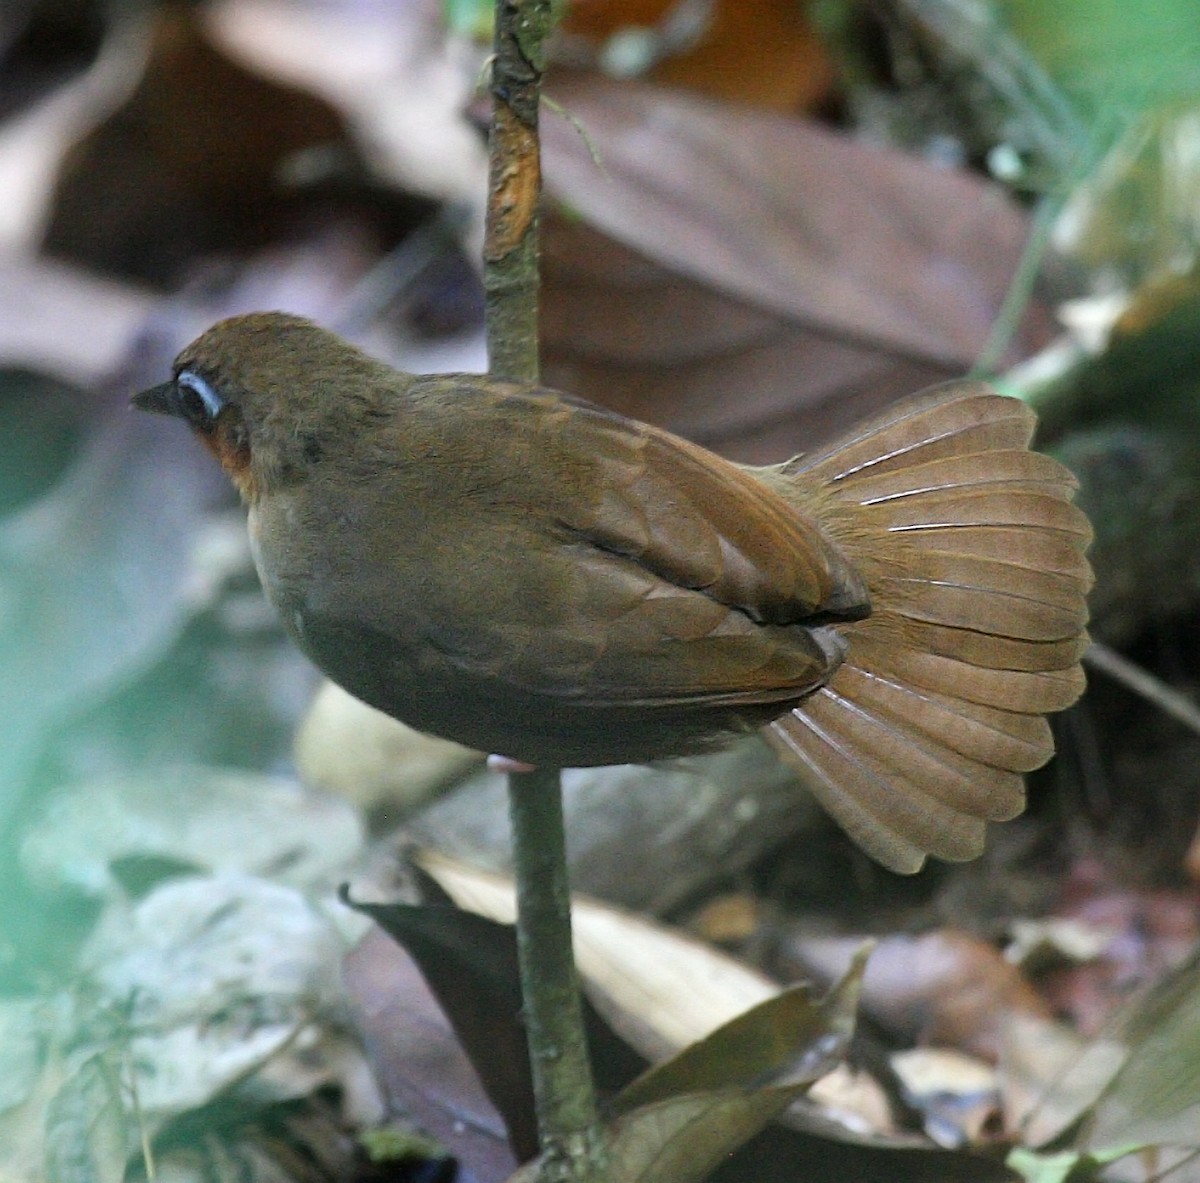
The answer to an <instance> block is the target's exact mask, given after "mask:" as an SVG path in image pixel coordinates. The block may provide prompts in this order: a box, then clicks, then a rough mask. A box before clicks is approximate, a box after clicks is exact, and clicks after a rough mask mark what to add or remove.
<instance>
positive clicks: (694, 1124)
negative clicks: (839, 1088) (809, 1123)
mask: <svg viewBox="0 0 1200 1183" xmlns="http://www.w3.org/2000/svg"><path fill="white" fill-rule="evenodd" d="M807 1087H808V1086H807V1085H791V1086H788V1087H784V1088H769V1089H755V1090H743V1089H726V1090H724V1091H722V1092H716V1093H711V1092H710V1093H693V1094H691V1095H690V1096H685V1097H673V1098H671V1099H670V1100H668V1101H659V1102H656V1103H655V1104H653V1105H646V1106H643V1107H642V1108H641V1109H637V1110H634V1111H633V1112H632V1113H628V1114H626V1116H625V1117H622V1118H620V1119H619V1120H618V1121H617V1123H616V1125H615V1126H614V1128H613V1130H612V1134H611V1139H612V1140H611V1143H610V1155H609V1172H610V1177H611V1178H613V1179H620V1180H621V1181H622V1183H626V1181H628V1183H700V1181H701V1180H703V1179H705V1178H706V1177H707V1176H708V1174H709V1172H710V1171H712V1170H713V1169H714V1168H715V1167H716V1166H717V1164H718V1163H720V1162H721V1161H722V1160H723V1159H724V1158H726V1157H727V1156H728V1155H729V1154H730V1153H731V1152H732V1151H734V1150H736V1149H737V1148H738V1147H739V1146H741V1145H743V1143H745V1142H748V1141H749V1140H750V1139H751V1138H753V1137H754V1135H755V1134H757V1133H758V1132H759V1131H760V1130H761V1129H762V1128H763V1127H764V1126H765V1125H767V1123H768V1122H770V1121H773V1120H774V1119H775V1118H776V1117H778V1116H779V1115H780V1114H781V1113H782V1112H783V1111H784V1110H785V1109H786V1108H787V1107H788V1106H789V1105H790V1104H791V1103H792V1101H794V1100H795V1099H796V1098H797V1097H798V1096H800V1094H801V1093H803V1092H804V1090H805V1089H806V1088H807Z"/></svg>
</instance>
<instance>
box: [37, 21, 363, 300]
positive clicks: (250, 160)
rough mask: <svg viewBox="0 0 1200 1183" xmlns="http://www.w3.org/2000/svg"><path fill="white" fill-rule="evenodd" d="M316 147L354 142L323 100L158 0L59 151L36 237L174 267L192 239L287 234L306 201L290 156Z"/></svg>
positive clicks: (68, 248) (213, 243) (247, 243)
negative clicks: (236, 54)
mask: <svg viewBox="0 0 1200 1183" xmlns="http://www.w3.org/2000/svg"><path fill="white" fill-rule="evenodd" d="M316 152H323V153H326V154H327V155H329V154H332V155H334V156H340V157H341V158H344V159H347V160H349V159H352V158H353V155H354V152H353V147H352V145H351V144H350V142H349V137H348V133H347V130H346V127H345V124H344V123H343V121H342V120H341V118H340V117H339V115H338V113H337V112H336V111H335V110H334V109H333V108H332V107H331V106H329V105H328V104H326V103H325V102H323V101H321V100H320V99H318V98H316V97H314V96H313V95H311V94H308V93H306V92H304V91H302V90H299V89H297V88H295V87H284V86H281V85H279V84H277V83H274V82H271V81H268V80H267V79H265V78H263V77H261V76H259V75H256V74H254V73H252V72H251V71H249V70H247V69H245V68H244V67H243V66H241V65H240V64H239V63H237V62H235V61H233V60H232V59H230V58H229V57H228V55H227V54H225V53H224V52H222V51H221V49H220V48H219V47H217V46H216V45H215V44H214V43H213V41H212V39H211V38H210V37H209V36H208V34H207V32H206V30H205V28H204V26H203V23H202V20H201V17H200V15H199V14H198V10H196V9H194V8H193V7H191V6H188V5H178V4H169V5H165V6H162V7H159V8H158V9H157V10H156V11H155V13H154V16H153V18H152V25H151V29H150V42H149V46H148V49H147V56H146V60H145V64H144V67H143V69H142V71H141V74H140V77H138V79H137V84H136V85H135V86H134V87H133V89H132V91H131V92H130V93H129V95H128V98H127V99H126V100H125V102H124V103H123V104H122V105H121V106H120V107H119V108H118V109H117V110H114V111H113V112H112V113H111V114H110V115H109V116H108V118H107V119H105V120H104V121H103V122H102V123H101V124H99V125H98V126H97V127H96V128H94V129H93V130H92V131H90V132H89V133H88V134H87V135H86V136H84V137H83V139H82V140H80V142H79V143H78V144H76V145H75V146H74V147H73V148H72V149H71V150H70V152H69V153H68V154H67V156H66V158H65V160H64V161H63V164H62V171H61V174H60V176H59V178H58V181H57V184H56V186H55V192H54V196H53V206H52V209H51V214H50V219H49V223H48V225H47V227H46V232H45V237H44V240H43V247H44V249H45V250H47V251H48V252H49V253H51V254H53V255H57V256H59V257H62V258H68V259H71V260H73V261H76V262H80V263H83V264H84V265H86V266H89V267H92V268H94V269H96V270H99V271H107V272H113V273H117V274H122V275H128V276H132V277H136V278H138V279H142V280H148V281H151V282H157V283H161V282H166V281H169V280H173V279H175V278H176V277H177V276H178V275H179V274H180V272H181V270H182V268H184V266H185V265H186V264H187V263H188V262H190V261H191V259H192V258H193V256H194V255H196V254H198V253H205V252H208V251H223V252H227V251H233V250H238V249H245V248H247V247H253V246H261V245H263V244H265V243H267V242H270V241H273V240H276V239H278V238H279V237H281V236H283V235H284V234H285V233H286V231H287V229H288V228H289V227H290V226H292V225H293V224H294V223H295V220H296V218H297V216H298V214H299V212H300V209H301V208H302V207H303V205H304V196H303V195H302V194H299V193H298V191H297V190H296V189H295V188H294V187H289V186H288V185H287V184H286V183H285V181H284V177H285V176H286V169H287V166H288V165H289V163H293V162H295V161H296V160H298V159H299V158H301V156H302V154H305V153H307V154H309V155H310V156H311V154H313V153H316ZM346 171H348V172H351V173H352V172H353V168H352V167H350V166H349V165H347V168H346Z"/></svg>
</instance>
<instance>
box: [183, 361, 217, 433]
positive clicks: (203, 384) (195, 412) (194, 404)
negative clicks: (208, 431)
mask: <svg viewBox="0 0 1200 1183" xmlns="http://www.w3.org/2000/svg"><path fill="white" fill-rule="evenodd" d="M175 389H176V390H177V391H178V398H179V407H180V410H182V411H183V413H184V415H185V416H186V417H187V419H188V420H189V422H191V423H194V424H196V425H198V426H206V425H208V424H211V423H212V422H213V420H215V419H216V417H217V416H218V415H219V414H220V413H221V408H222V407H223V406H224V405H225V400H224V399H223V398H222V397H221V396H220V395H219V394H218V393H217V392H216V391H215V390H214V389H213V388H212V386H211V385H210V384H209V383H208V382H207V381H205V379H203V378H201V377H200V375H199V374H196V373H193V372H192V371H191V370H182V371H180V373H179V376H178V377H177V378H176V379H175Z"/></svg>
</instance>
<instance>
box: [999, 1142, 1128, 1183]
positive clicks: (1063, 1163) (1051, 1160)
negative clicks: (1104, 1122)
mask: <svg viewBox="0 0 1200 1183" xmlns="http://www.w3.org/2000/svg"><path fill="white" fill-rule="evenodd" d="M1141 1149H1143V1147H1141V1146H1120V1147H1115V1148H1113V1149H1111V1150H1098V1151H1094V1152H1091V1153H1087V1154H1082V1153H1080V1152H1079V1151H1077V1150H1062V1151H1059V1152H1057V1153H1055V1154H1042V1153H1040V1152H1039V1151H1036V1150H1027V1149H1025V1148H1024V1147H1023V1146H1018V1147H1017V1148H1016V1149H1015V1150H1013V1151H1012V1152H1011V1153H1010V1154H1009V1156H1008V1158H1007V1159H1005V1162H1006V1163H1007V1164H1008V1166H1010V1167H1012V1169H1013V1170H1014V1171H1016V1172H1017V1174H1019V1175H1020V1176H1021V1178H1022V1179H1024V1180H1026V1183H1068V1180H1069V1181H1070V1183H1085V1181H1086V1180H1088V1179H1094V1178H1095V1177H1096V1175H1097V1172H1098V1171H1099V1170H1100V1169H1101V1168H1102V1167H1105V1166H1107V1165H1108V1164H1109V1163H1112V1162H1116V1161H1117V1160H1118V1159H1121V1158H1125V1157H1126V1156H1127V1155H1130V1154H1134V1153H1136V1152H1137V1151H1139V1150H1141Z"/></svg>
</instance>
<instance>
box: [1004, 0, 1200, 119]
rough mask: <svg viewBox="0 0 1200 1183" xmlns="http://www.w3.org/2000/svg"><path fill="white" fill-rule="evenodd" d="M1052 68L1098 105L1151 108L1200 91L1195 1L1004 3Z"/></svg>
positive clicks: (1199, 13) (1199, 9)
mask: <svg viewBox="0 0 1200 1183" xmlns="http://www.w3.org/2000/svg"><path fill="white" fill-rule="evenodd" d="M999 9H1000V11H1001V12H1002V13H1003V14H1004V15H1005V16H1006V17H1007V18H1008V20H1009V22H1010V23H1011V26H1012V28H1013V31H1014V32H1015V33H1016V34H1017V36H1018V37H1020V38H1021V40H1023V41H1024V42H1025V43H1026V44H1027V45H1028V46H1029V48H1030V50H1031V52H1032V53H1033V54H1034V56H1035V57H1037V58H1038V59H1039V60H1040V62H1041V63H1042V65H1043V66H1044V67H1045V69H1046V70H1047V71H1048V72H1049V73H1050V74H1051V75H1052V76H1053V77H1054V78H1055V79H1056V80H1057V81H1058V82H1059V83H1060V84H1061V85H1062V86H1063V87H1064V88H1066V89H1067V90H1069V91H1071V92H1073V93H1074V94H1076V95H1080V96H1083V97H1085V98H1087V99H1089V100H1091V101H1092V102H1093V103H1095V104H1097V105H1099V104H1103V105H1105V106H1109V105H1112V104H1119V105H1125V106H1129V107H1146V106H1151V105H1155V104H1157V103H1161V102H1165V101H1169V100H1171V99H1174V98H1190V97H1192V96H1194V95H1195V94H1196V93H1197V91H1200V5H1197V4H1196V2H1195V0H1138V3H1136V4H1131V3H1129V0H1001V2H1000V4H999Z"/></svg>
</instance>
